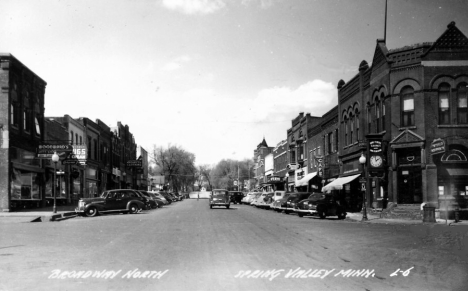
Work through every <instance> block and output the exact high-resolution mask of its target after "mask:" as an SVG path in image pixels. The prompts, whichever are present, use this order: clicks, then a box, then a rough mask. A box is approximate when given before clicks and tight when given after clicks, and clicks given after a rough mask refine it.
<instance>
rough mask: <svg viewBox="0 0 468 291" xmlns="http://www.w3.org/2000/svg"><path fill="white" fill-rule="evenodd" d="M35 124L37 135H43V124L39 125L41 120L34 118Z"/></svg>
mask: <svg viewBox="0 0 468 291" xmlns="http://www.w3.org/2000/svg"><path fill="white" fill-rule="evenodd" d="M34 123H35V129H36V135H37V136H40V135H41V124H40V123H39V118H38V117H37V116H36V117H34Z"/></svg>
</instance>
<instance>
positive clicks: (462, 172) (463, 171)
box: [447, 168, 468, 176]
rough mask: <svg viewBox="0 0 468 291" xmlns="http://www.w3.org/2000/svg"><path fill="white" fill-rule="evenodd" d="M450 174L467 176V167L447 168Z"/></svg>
mask: <svg viewBox="0 0 468 291" xmlns="http://www.w3.org/2000/svg"><path fill="white" fill-rule="evenodd" d="M447 172H448V173H449V175H450V176H468V169H460V168H447Z"/></svg>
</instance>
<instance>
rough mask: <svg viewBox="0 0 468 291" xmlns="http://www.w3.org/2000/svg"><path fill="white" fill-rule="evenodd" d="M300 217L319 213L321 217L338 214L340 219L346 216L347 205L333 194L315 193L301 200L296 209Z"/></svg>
mask: <svg viewBox="0 0 468 291" xmlns="http://www.w3.org/2000/svg"><path fill="white" fill-rule="evenodd" d="M295 211H296V212H297V215H298V216H299V217H303V216H304V215H318V216H319V217H320V218H322V219H323V218H325V217H327V216H335V215H336V216H338V219H345V218H346V210H345V207H344V206H342V205H341V203H340V202H339V200H338V199H336V197H335V196H334V195H332V194H325V193H313V194H311V195H310V196H309V198H307V199H305V200H302V201H300V202H299V203H298V204H297V207H296V209H295Z"/></svg>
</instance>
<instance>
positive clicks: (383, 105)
mask: <svg viewBox="0 0 468 291" xmlns="http://www.w3.org/2000/svg"><path fill="white" fill-rule="evenodd" d="M384 97H385V95H384V93H382V94H381V95H380V100H381V101H380V104H382V112H381V113H382V117H381V120H382V121H381V123H382V131H384V130H385V100H384Z"/></svg>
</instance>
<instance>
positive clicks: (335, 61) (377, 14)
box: [0, 0, 468, 164]
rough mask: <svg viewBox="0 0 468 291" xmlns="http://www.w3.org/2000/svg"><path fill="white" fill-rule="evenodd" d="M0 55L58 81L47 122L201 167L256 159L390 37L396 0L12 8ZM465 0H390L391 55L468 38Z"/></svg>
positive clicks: (50, 84)
mask: <svg viewBox="0 0 468 291" xmlns="http://www.w3.org/2000/svg"><path fill="white" fill-rule="evenodd" d="M0 11H1V12H2V17H1V20H0V26H1V29H0V51H1V52H4V53H11V54H12V55H14V56H15V57H16V58H17V59H19V60H20V61H21V62H22V63H23V64H25V65H26V66H27V67H28V68H29V69H31V70H32V71H33V72H35V73H36V74H37V75H38V76H39V77H41V78H42V79H44V80H45V81H46V82H47V88H46V95H45V108H46V111H45V113H46V116H63V115H65V114H69V115H70V116H72V117H74V118H78V117H88V118H90V119H92V120H96V119H100V120H102V121H103V122H105V123H106V124H107V125H109V126H115V125H116V123H117V121H120V122H122V123H123V124H127V125H128V126H129V127H130V130H131V132H132V133H133V134H134V136H135V139H136V142H137V144H138V145H141V146H142V147H143V148H145V149H146V150H148V151H150V150H151V149H152V147H153V145H157V146H167V145H168V144H173V145H179V146H182V147H183V148H185V149H186V150H187V151H190V152H192V153H194V154H195V155H196V157H197V160H196V162H197V164H206V163H208V164H213V163H217V162H218V161H220V160H221V159H239V160H241V159H244V158H252V157H253V150H254V149H255V148H256V146H257V145H258V144H259V143H260V142H261V141H262V139H263V137H265V139H266V141H267V143H268V145H269V146H275V145H276V144H277V143H279V142H280V141H281V140H284V139H286V130H287V129H288V128H290V127H291V120H292V119H294V118H295V117H296V116H297V115H298V114H299V112H304V113H311V114H312V115H316V116H321V115H323V114H324V113H325V112H327V111H328V110H329V109H331V108H333V107H334V106H335V105H337V90H336V86H337V83H338V81H339V80H340V79H343V80H344V81H348V80H350V79H351V78H352V77H353V76H354V75H355V74H356V73H357V72H358V71H357V68H358V65H359V64H360V62H361V61H362V60H366V61H367V62H368V63H369V64H371V62H372V57H373V53H374V50H375V46H376V40H377V39H379V38H383V36H384V11H385V0H341V1H340V0H316V1H313V0H79V1H78V0H62V1H60V0H1V3H0ZM467 12H468V1H466V0H460V1H457V0H389V1H388V24H387V47H388V48H389V49H393V48H398V47H402V46H405V45H410V44H414V43H419V42H433V41H435V40H436V39H437V38H438V37H439V36H440V35H441V34H442V33H443V32H444V31H445V30H446V28H447V25H448V24H449V23H450V22H451V21H455V22H456V25H457V27H458V28H459V29H460V30H461V31H462V32H463V33H464V34H465V35H468V16H467Z"/></svg>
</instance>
